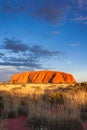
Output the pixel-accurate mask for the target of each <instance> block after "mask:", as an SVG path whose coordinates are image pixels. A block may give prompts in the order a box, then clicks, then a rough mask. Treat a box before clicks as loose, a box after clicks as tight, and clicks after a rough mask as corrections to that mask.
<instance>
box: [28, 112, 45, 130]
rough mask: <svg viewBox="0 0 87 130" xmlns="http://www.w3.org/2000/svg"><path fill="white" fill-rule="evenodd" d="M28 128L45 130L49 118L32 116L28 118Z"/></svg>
mask: <svg viewBox="0 0 87 130" xmlns="http://www.w3.org/2000/svg"><path fill="white" fill-rule="evenodd" d="M26 126H27V127H28V128H30V129H31V128H32V129H33V130H36V129H38V130H40V129H41V128H42V129H44V128H46V127H47V126H48V122H47V118H46V117H45V116H42V115H32V116H31V117H28V119H27V122H26Z"/></svg>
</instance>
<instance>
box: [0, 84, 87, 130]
mask: <svg viewBox="0 0 87 130" xmlns="http://www.w3.org/2000/svg"><path fill="white" fill-rule="evenodd" d="M0 98H1V102H2V106H1V107H3V109H2V110H1V120H2V121H3V123H1V124H0V130H6V129H7V128H6V127H5V126H6V123H7V122H6V119H7V118H14V117H17V116H19V115H21V114H22V115H25V116H27V120H26V124H25V125H26V127H27V128H28V129H29V130H83V127H82V121H83V120H86V119H87V84H86V83H77V84H75V85H74V84H71V85H70V84H7V83H1V84H0ZM2 124H3V125H2Z"/></svg>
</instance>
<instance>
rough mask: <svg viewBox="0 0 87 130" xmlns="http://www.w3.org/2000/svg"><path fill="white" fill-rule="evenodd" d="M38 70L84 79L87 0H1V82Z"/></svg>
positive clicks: (86, 71) (85, 77) (79, 79)
mask: <svg viewBox="0 0 87 130" xmlns="http://www.w3.org/2000/svg"><path fill="white" fill-rule="evenodd" d="M41 69H42V70H44V69H48V70H55V71H63V72H67V73H71V74H73V75H74V77H75V78H76V80H77V81H79V82H81V81H87V0H61V1H60V0H0V81H8V80H9V79H10V77H11V76H12V74H14V73H18V72H22V71H30V70H41Z"/></svg>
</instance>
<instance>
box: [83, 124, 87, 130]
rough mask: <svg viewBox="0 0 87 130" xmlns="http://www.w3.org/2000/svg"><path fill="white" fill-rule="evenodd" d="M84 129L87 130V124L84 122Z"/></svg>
mask: <svg viewBox="0 0 87 130" xmlns="http://www.w3.org/2000/svg"><path fill="white" fill-rule="evenodd" d="M83 128H84V130H87V122H83Z"/></svg>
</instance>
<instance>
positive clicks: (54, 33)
mask: <svg viewBox="0 0 87 130" xmlns="http://www.w3.org/2000/svg"><path fill="white" fill-rule="evenodd" d="M51 34H53V35H58V34H60V32H59V31H56V30H54V31H51Z"/></svg>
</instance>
